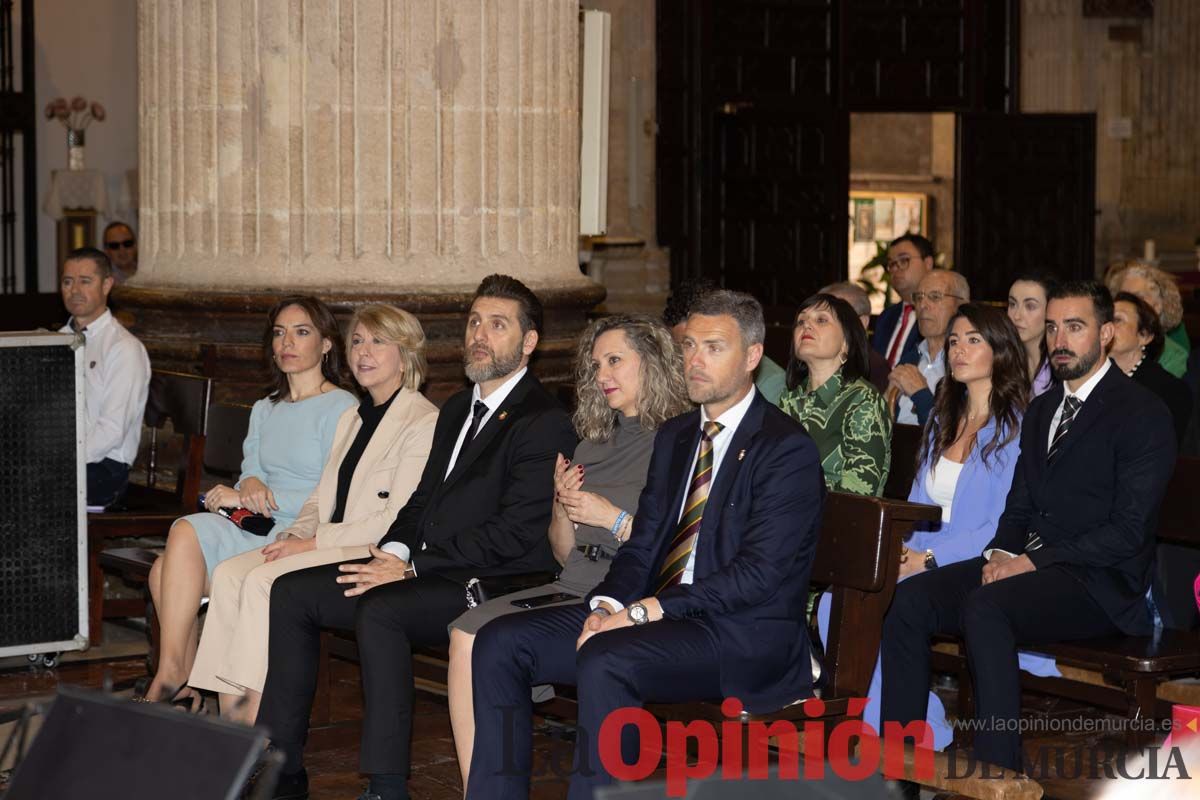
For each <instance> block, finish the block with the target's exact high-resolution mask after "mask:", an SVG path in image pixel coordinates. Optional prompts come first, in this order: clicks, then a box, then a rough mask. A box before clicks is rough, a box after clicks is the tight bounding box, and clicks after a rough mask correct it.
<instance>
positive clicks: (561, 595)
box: [512, 592, 579, 608]
mask: <svg viewBox="0 0 1200 800" xmlns="http://www.w3.org/2000/svg"><path fill="white" fill-rule="evenodd" d="M578 599H579V598H578V597H576V596H575V595H573V594H567V593H566V592H555V593H554V594H539V595H538V596H537V597H524V598H521V599H520V600H513V601H512V604H513V605H514V606H516V607H517V608H541V607H542V606H548V605H550V604H551V603H561V602H562V601H563V600H578Z"/></svg>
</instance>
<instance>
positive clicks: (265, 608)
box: [188, 545, 370, 695]
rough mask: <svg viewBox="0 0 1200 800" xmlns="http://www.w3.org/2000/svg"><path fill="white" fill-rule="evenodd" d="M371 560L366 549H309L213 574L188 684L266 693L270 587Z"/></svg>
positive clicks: (246, 558)
mask: <svg viewBox="0 0 1200 800" xmlns="http://www.w3.org/2000/svg"><path fill="white" fill-rule="evenodd" d="M369 555H370V553H369V551H368V550H367V547H366V545H360V546H355V547H331V548H328V549H326V550H310V551H308V552H307V553H297V554H296V555H293V556H288V557H286V558H279V559H276V560H274V561H271V562H270V563H268V562H266V561H265V560H264V558H263V554H262V553H261V552H259V551H258V550H251V551H250V552H248V553H242V554H241V555H239V556H234V557H233V558H230V559H226V560H225V561H222V562H221V563H220V564H218V565H217V568H216V569H215V570H213V576H212V592H211V593H210V594H209V599H208V613H207V614H206V616H205V620H204V633H203V634H202V635H201V637H200V648H199V650H197V651H196V661H195V664H194V665H193V666H192V674H191V676H190V677H189V678H188V684H189V685H191V686H194V687H196V688H197V689H207V690H209V691H212V692H220V693H224V694H237V695H240V694H245V693H246V690H247V689H249V690H252V691H255V692H262V688H263V684H264V683H265V682H266V679H267V642H268V627H269V623H270V618H271V585H272V584H274V583H275V579H276V578H278V577H279V576H280V575H286V574H287V573H289V572H295V571H296V570H300V569H308V568H309V567H318V566H321V565H322V564H335V563H337V562H339V561H349V560H350V559H354V558H366V557H368V556H369Z"/></svg>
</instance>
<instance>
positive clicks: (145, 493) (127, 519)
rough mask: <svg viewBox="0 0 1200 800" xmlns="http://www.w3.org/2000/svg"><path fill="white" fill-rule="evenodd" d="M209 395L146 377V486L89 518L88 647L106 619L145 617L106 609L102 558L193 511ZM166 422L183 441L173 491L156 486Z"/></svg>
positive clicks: (113, 606) (179, 376)
mask: <svg viewBox="0 0 1200 800" xmlns="http://www.w3.org/2000/svg"><path fill="white" fill-rule="evenodd" d="M211 393H212V381H210V380H209V379H208V378H200V377H197V376H195V375H186V374H184V373H179V372H166V371H163V370H154V371H153V372H151V374H150V389H149V392H148V394H147V398H146V411H145V414H144V416H143V422H144V423H145V425H146V426H147V427H149V429H150V446H149V451H148V455H147V460H146V463H145V467H146V484H145V485H141V484H136V483H130V484H129V486H128V488H127V490H126V494H125V498H124V500H123V501H122V503H121V505H120V507H117V508H113V509H111V510H109V511H105V512H104V513H100V514H88V637H89V639H90V640H91V643H92V644H100V643H101V642H102V641H103V638H104V627H103V623H104V620H105V618H111V617H128V616H138V615H140V614H141V613H143V608H142V604H141V602H140V601H137V600H117V601H112V602H110V603H108V604H107V605H106V604H105V601H104V572H103V569H102V568H101V566H100V554H101V553H102V552H103V551H104V549H105V547H106V546H107V545H108V543H109V541H110V540H112V539H118V538H134V537H152V536H165V535H166V533H167V531H168V530H170V527H171V523H172V522H174V521H175V520H176V519H177V518H178V517H180V516H182V514H184V513H190V512H191V511H192V510H194V509H195V508H196V496H197V494H198V493H199V490H200V473H201V471H202V467H201V464H202V461H203V455H204V447H205V432H206V429H207V421H208V401H209V397H210V395H211ZM168 420H169V421H170V422H171V425H172V429H173V430H174V432H175V433H176V434H177V435H181V436H183V437H184V442H183V447H182V449H181V450H180V457H179V461H178V463H177V464H176V466H175V476H176V481H175V485H174V486H173V487H171V488H170V489H165V488H162V487H160V486H159V480H158V478H159V475H158V473H159V470H160V468H161V465H160V461H161V455H160V453H159V449H160V446H161V445H163V444H164V443H163V442H160V441H159V439H160V436H161V432H162V431H163V429H164V428H165V427H166V424H167V421H168Z"/></svg>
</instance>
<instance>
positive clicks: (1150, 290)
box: [1105, 261, 1192, 378]
mask: <svg viewBox="0 0 1200 800" xmlns="http://www.w3.org/2000/svg"><path fill="white" fill-rule="evenodd" d="M1105 283H1106V284H1107V285H1108V290H1109V291H1110V292H1112V293H1113V295H1114V296H1115V295H1117V294H1120V293H1121V292H1129V293H1130V294H1132V295H1137V296H1138V297H1140V298H1142V299H1143V300H1145V301H1146V302H1147V303H1149V304H1150V307H1151V308H1153V309H1154V311H1155V312H1156V313H1157V314H1158V319H1159V322H1161V323H1162V328H1163V331H1165V332H1166V339H1165V341H1164V342H1163V351H1162V354H1161V355H1160V356H1159V357H1158V363H1159V365H1160V366H1162V368H1163V369H1165V370H1166V371H1167V372H1169V373H1171V374H1172V375H1174V376H1175V377H1176V378H1182V377H1183V374H1184V373H1185V372H1186V371H1187V360H1188V353H1190V352H1191V351H1192V342H1191V340H1190V339H1189V338H1188V333H1187V328H1185V327H1184V326H1183V298H1182V297H1181V296H1180V295H1179V286H1178V285H1176V283H1175V277H1174V276H1173V275H1171V273H1169V272H1164V271H1163V270H1161V269H1159V268H1158V267H1155V266H1153V265H1151V264H1147V263H1146V262H1144V261H1126V262H1125V263H1124V264H1116V265H1114V266H1113V267H1112V268H1110V269H1109V272H1108V275H1107V276H1106V277H1105Z"/></svg>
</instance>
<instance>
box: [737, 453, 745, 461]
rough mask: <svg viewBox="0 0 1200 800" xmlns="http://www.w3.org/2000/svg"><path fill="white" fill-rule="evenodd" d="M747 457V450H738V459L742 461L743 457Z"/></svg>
mask: <svg viewBox="0 0 1200 800" xmlns="http://www.w3.org/2000/svg"><path fill="white" fill-rule="evenodd" d="M745 457H746V451H745V450H739V451H738V461H741V460H742V459H743V458H745Z"/></svg>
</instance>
